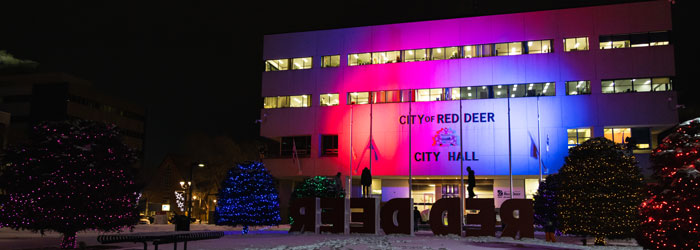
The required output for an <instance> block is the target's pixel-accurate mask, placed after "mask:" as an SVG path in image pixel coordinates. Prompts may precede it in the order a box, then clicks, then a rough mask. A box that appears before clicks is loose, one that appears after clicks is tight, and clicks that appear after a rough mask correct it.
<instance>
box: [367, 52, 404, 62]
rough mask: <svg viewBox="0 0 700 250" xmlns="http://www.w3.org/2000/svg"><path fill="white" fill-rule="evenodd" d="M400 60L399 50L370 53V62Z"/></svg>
mask: <svg viewBox="0 0 700 250" xmlns="http://www.w3.org/2000/svg"><path fill="white" fill-rule="evenodd" d="M400 61H401V52H400V51H386V52H374V53H372V64H385V63H396V62H400Z"/></svg>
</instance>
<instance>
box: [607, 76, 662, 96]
mask: <svg viewBox="0 0 700 250" xmlns="http://www.w3.org/2000/svg"><path fill="white" fill-rule="evenodd" d="M601 85H602V86H601V87H602V92H603V93H604V94H611V93H631V92H652V91H670V90H671V80H670V79H669V78H668V77H657V78H635V79H616V80H602V81H601Z"/></svg>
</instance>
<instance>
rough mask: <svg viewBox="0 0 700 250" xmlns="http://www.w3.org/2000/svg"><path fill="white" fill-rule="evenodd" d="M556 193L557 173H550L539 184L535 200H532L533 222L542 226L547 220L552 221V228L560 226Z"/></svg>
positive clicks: (557, 187)
mask: <svg viewBox="0 0 700 250" xmlns="http://www.w3.org/2000/svg"><path fill="white" fill-rule="evenodd" d="M558 193H559V175H558V174H551V175H549V176H547V178H546V179H545V180H544V181H543V182H541V183H540V186H539V187H538V188H537V193H536V194H535V196H534V198H535V201H534V202H533V207H534V209H535V224H537V225H540V226H543V227H544V226H546V225H547V223H548V222H552V224H553V226H554V228H560V225H559V202H558V200H557V194H558Z"/></svg>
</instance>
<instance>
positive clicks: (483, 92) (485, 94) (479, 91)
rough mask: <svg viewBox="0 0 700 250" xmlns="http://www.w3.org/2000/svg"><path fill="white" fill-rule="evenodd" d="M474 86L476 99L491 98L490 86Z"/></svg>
mask: <svg viewBox="0 0 700 250" xmlns="http://www.w3.org/2000/svg"><path fill="white" fill-rule="evenodd" d="M474 88H476V99H489V98H493V92H492V86H481V87H474Z"/></svg>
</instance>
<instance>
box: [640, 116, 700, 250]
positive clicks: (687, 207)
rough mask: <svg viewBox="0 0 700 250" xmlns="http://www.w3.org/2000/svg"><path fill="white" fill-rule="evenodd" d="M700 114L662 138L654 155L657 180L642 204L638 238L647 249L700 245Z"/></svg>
mask: <svg viewBox="0 0 700 250" xmlns="http://www.w3.org/2000/svg"><path fill="white" fill-rule="evenodd" d="M699 151H700V118H696V119H694V120H690V121H687V122H685V123H683V124H681V125H680V126H678V128H676V130H675V131H674V132H673V133H671V134H670V135H668V136H667V137H666V138H664V139H663V141H662V143H661V144H659V146H658V147H657V148H656V149H654V151H653V152H652V155H651V159H652V163H653V167H654V177H655V178H656V180H657V183H656V184H655V185H653V186H651V187H650V189H649V199H648V200H646V201H644V202H643V203H642V205H641V206H640V208H639V215H640V217H641V219H642V223H641V225H640V228H639V233H638V235H637V242H639V244H640V245H641V246H643V247H644V248H648V249H700V172H699V171H698V166H699V164H700V153H699Z"/></svg>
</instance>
